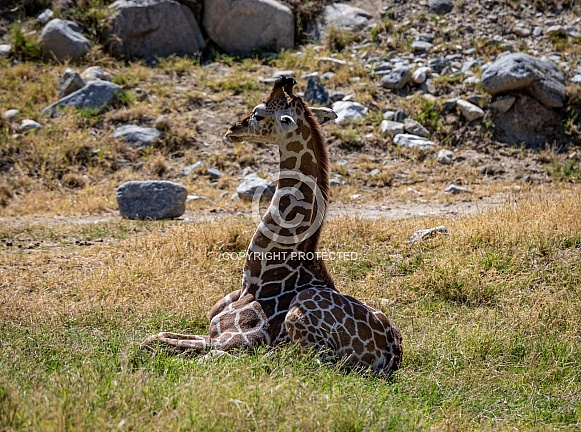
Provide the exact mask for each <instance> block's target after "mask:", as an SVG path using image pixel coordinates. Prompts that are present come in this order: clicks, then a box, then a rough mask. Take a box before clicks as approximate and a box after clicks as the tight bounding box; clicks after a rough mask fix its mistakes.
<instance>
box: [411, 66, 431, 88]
mask: <svg viewBox="0 0 581 432" xmlns="http://www.w3.org/2000/svg"><path fill="white" fill-rule="evenodd" d="M431 73H432V68H430V67H428V66H424V67H421V68H418V69H416V70H415V71H414V73H413V75H412V80H413V82H414V83H416V84H423V83H425V82H426V80H427V79H428V77H429V76H430V74H431Z"/></svg>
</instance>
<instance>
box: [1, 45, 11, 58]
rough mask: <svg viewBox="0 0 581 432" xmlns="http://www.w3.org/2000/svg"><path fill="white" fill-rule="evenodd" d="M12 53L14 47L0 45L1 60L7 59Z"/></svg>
mask: <svg viewBox="0 0 581 432" xmlns="http://www.w3.org/2000/svg"><path fill="white" fill-rule="evenodd" d="M11 53H12V45H10V44H0V58H7V57H9V56H10V54H11Z"/></svg>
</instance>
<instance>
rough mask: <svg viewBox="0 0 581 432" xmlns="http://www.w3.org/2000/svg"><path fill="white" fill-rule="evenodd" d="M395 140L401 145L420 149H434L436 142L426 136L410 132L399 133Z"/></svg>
mask: <svg viewBox="0 0 581 432" xmlns="http://www.w3.org/2000/svg"><path fill="white" fill-rule="evenodd" d="M393 142H394V143H395V144H397V145H399V146H401V147H407V148H410V149H419V150H422V151H427V150H433V149H434V146H435V144H434V143H433V142H432V141H429V140H428V139H426V138H424V137H420V136H417V135H410V134H397V135H396V136H395V137H394V138H393Z"/></svg>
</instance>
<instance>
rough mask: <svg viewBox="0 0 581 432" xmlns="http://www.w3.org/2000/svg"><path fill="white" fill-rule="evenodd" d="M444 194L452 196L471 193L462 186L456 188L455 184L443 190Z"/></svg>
mask: <svg viewBox="0 0 581 432" xmlns="http://www.w3.org/2000/svg"><path fill="white" fill-rule="evenodd" d="M444 193H445V194H452V195H457V194H460V193H471V192H470V191H469V190H468V189H466V188H463V187H462V186H456V185H455V184H451V185H450V186H448V187H447V188H446V189H445V190H444Z"/></svg>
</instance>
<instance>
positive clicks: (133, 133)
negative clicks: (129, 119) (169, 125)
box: [113, 125, 163, 148]
mask: <svg viewBox="0 0 581 432" xmlns="http://www.w3.org/2000/svg"><path fill="white" fill-rule="evenodd" d="M162 136H163V132H161V131H159V130H157V129H154V128H144V127H140V126H135V125H124V126H120V127H118V128H117V129H115V132H113V138H118V139H122V140H123V141H125V142H126V143H128V144H129V145H131V147H136V148H143V147H147V146H148V145H150V144H151V143H153V142H155V141H156V140H158V139H159V138H161V137H162Z"/></svg>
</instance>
